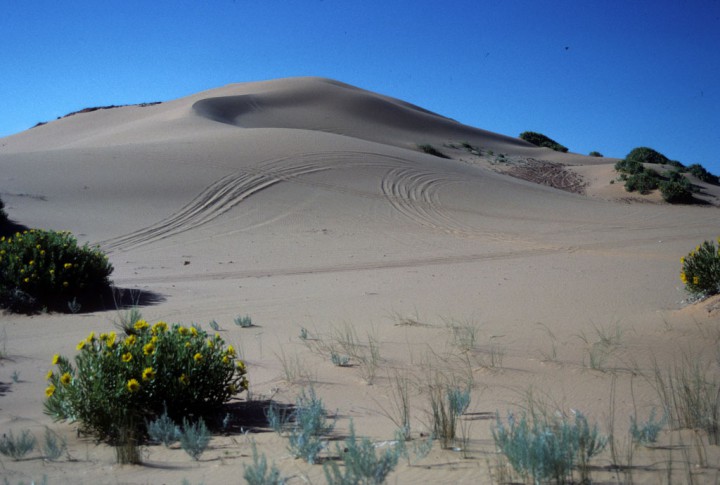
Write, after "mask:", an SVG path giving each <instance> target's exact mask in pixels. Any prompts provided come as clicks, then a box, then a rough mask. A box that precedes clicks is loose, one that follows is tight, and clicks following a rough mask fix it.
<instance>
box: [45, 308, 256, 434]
mask: <svg viewBox="0 0 720 485" xmlns="http://www.w3.org/2000/svg"><path fill="white" fill-rule="evenodd" d="M132 332H133V333H131V334H129V335H126V336H125V337H124V338H123V337H118V336H117V335H116V334H115V332H110V333H108V334H105V333H103V334H101V335H100V336H99V337H96V336H95V334H94V332H93V333H91V334H90V335H89V336H88V337H87V338H86V339H84V340H81V341H80V342H79V343H78V345H77V350H78V351H79V353H78V355H77V356H76V357H75V364H74V365H73V364H72V363H71V362H70V360H69V359H68V358H66V357H63V356H60V355H55V356H54V357H53V360H52V363H53V365H55V366H56V368H55V369H54V370H51V371H50V372H48V376H47V378H48V386H47V388H46V390H45V395H46V400H45V402H44V406H45V413H46V414H48V415H50V416H52V417H53V418H54V419H56V420H70V421H77V422H79V423H80V431H82V432H86V433H91V434H94V435H95V436H96V437H98V438H99V439H104V440H107V441H109V442H110V443H113V444H117V445H118V446H121V447H122V446H123V445H124V444H127V443H140V442H141V441H142V439H143V438H144V435H145V432H146V425H145V422H146V421H147V420H150V419H153V418H154V417H156V416H160V415H161V413H164V411H165V404H166V403H171V404H172V408H171V409H170V414H171V417H174V418H176V419H178V418H181V417H183V416H187V415H194V416H197V417H203V416H208V415H209V414H210V413H215V412H217V411H218V409H219V407H220V406H221V405H222V404H223V403H225V402H227V401H228V400H229V399H230V398H231V397H232V396H234V395H236V394H238V393H239V392H242V391H243V390H247V387H248V382H247V379H246V377H245V374H246V368H245V363H244V362H243V361H242V360H237V359H236V356H235V349H234V348H233V347H232V346H231V345H230V346H227V347H225V343H224V342H223V340H222V339H221V338H220V337H219V336H217V335H216V336H214V337H209V336H208V335H207V334H206V333H205V332H204V331H202V330H198V329H197V328H196V327H184V326H181V325H173V326H172V327H170V326H169V325H168V324H167V323H165V322H157V323H155V324H154V325H152V326H150V325H149V324H148V323H147V322H146V321H145V320H138V321H137V322H136V323H135V325H134V326H133V328H132Z"/></svg>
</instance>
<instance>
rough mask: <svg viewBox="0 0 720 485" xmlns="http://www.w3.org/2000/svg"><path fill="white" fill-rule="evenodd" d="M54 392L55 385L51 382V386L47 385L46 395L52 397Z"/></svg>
mask: <svg viewBox="0 0 720 485" xmlns="http://www.w3.org/2000/svg"><path fill="white" fill-rule="evenodd" d="M53 394H55V386H53V385H52V384H50V385H49V386H47V387H46V388H45V396H47V397H50V396H52V395H53Z"/></svg>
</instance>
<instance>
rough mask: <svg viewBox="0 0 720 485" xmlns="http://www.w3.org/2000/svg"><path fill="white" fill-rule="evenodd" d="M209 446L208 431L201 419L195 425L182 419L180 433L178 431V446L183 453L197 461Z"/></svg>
mask: <svg viewBox="0 0 720 485" xmlns="http://www.w3.org/2000/svg"><path fill="white" fill-rule="evenodd" d="M209 444H210V431H208V429H207V426H205V421H203V419H202V418H200V419H198V420H197V422H195V423H190V422H189V421H188V420H187V418H183V425H182V431H180V446H181V447H182V449H183V450H185V453H187V454H188V455H190V457H191V458H192V459H193V460H195V461H198V460H199V459H200V455H202V454H203V452H204V451H205V449H206V448H207V447H208V445H209Z"/></svg>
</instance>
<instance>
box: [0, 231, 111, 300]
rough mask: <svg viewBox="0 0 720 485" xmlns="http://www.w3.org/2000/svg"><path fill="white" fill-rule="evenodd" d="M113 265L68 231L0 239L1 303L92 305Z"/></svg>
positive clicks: (107, 284)
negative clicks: (79, 243) (80, 244)
mask: <svg viewBox="0 0 720 485" xmlns="http://www.w3.org/2000/svg"><path fill="white" fill-rule="evenodd" d="M112 270H113V267H112V265H111V264H110V263H109V261H108V259H107V257H106V256H105V255H104V254H103V253H102V252H100V251H99V250H98V249H95V248H91V247H89V246H88V245H87V244H86V245H84V246H78V243H77V240H76V239H75V238H74V237H73V236H72V235H71V234H70V233H68V232H55V231H41V230H35V229H33V230H30V231H24V232H23V233H19V232H18V233H16V234H14V235H13V236H11V237H7V238H6V237H4V236H3V237H2V238H0V307H3V308H5V309H7V310H10V311H13V312H22V313H30V312H34V311H38V310H40V309H42V308H46V309H48V310H53V311H68V305H67V304H68V302H75V304H76V305H77V304H82V305H84V306H86V307H87V306H92V305H94V304H98V303H99V301H100V299H101V298H102V297H103V296H104V295H105V294H107V293H108V292H109V290H110V280H109V276H110V274H111V273H112Z"/></svg>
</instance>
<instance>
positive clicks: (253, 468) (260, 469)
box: [243, 441, 285, 485]
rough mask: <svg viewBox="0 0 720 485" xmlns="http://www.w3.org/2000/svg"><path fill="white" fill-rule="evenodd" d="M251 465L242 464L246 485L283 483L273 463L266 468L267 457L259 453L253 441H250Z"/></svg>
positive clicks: (283, 480)
mask: <svg viewBox="0 0 720 485" xmlns="http://www.w3.org/2000/svg"><path fill="white" fill-rule="evenodd" d="M252 456H253V463H252V465H245V464H243V468H244V472H243V478H245V481H246V482H247V483H248V485H283V484H284V483H285V479H284V478H282V477H281V476H280V470H278V469H277V467H276V466H275V464H274V463H273V464H272V466H271V467H270V469H269V470H268V465H267V458H265V455H264V454H262V455H259V454H258V451H257V445H256V444H255V441H253V442H252Z"/></svg>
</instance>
